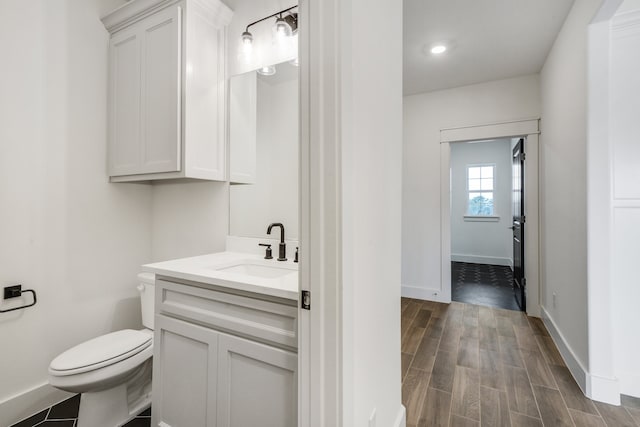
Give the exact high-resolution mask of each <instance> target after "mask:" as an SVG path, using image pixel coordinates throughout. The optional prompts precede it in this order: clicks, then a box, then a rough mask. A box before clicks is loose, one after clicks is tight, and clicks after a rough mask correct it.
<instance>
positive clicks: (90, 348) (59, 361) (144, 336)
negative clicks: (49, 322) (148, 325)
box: [49, 329, 153, 376]
mask: <svg viewBox="0 0 640 427" xmlns="http://www.w3.org/2000/svg"><path fill="white" fill-rule="evenodd" d="M149 332H150V331H135V330H131V329H124V330H121V331H116V332H112V333H109V334H106V335H102V336H99V337H97V338H94V339H92V340H89V341H86V342H84V343H82V344H79V345H77V346H75V347H73V348H70V349H69V350H67V351H65V352H64V353H62V354H61V355H59V356H58V357H56V358H55V359H54V360H53V361H52V362H51V365H50V366H49V373H50V374H51V375H54V376H67V375H76V374H81V373H84V372H89V371H94V370H97V369H101V368H104V367H107V366H110V365H113V364H115V363H118V362H120V361H122V360H125V359H128V358H130V357H133V356H135V355H137V354H139V353H140V352H142V351H143V350H145V349H146V348H149V347H150V346H151V345H152V343H153V336H152V335H151V334H150V333H149Z"/></svg>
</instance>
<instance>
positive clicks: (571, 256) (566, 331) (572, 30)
mask: <svg viewBox="0 0 640 427" xmlns="http://www.w3.org/2000/svg"><path fill="white" fill-rule="evenodd" d="M600 4H601V1H600V0H584V1H577V2H575V3H574V5H573V7H572V9H571V11H570V13H569V15H568V17H567V19H566V21H565V23H564V26H563V27H562V30H561V31H560V33H559V34H558V37H557V39H556V41H555V43H554V45H553V48H552V49H551V51H550V53H549V56H548V57H547V60H546V62H545V64H544V67H543V69H542V72H541V78H540V86H541V94H542V122H541V130H542V134H541V137H540V163H541V167H540V170H541V177H540V191H541V197H540V201H541V203H540V205H541V206H540V212H541V225H542V228H541V230H542V233H541V248H540V253H541V265H542V269H541V270H542V274H541V282H542V292H541V305H542V307H543V310H545V311H546V315H547V316H549V317H550V319H551V321H552V323H554V324H555V326H556V328H557V329H558V331H559V333H560V334H561V335H562V336H563V337H564V340H565V342H566V345H567V346H568V348H569V351H570V352H571V353H572V354H573V357H574V358H575V360H576V362H577V363H578V364H579V365H582V366H581V368H580V369H582V370H587V369H588V366H589V354H588V342H587V229H586V208H587V204H586V203H587V202H586V178H587V176H586V129H587V114H586V113H587V112H586V100H587V99H586V98H587V71H586V64H587V57H586V49H587V31H586V28H587V24H588V23H589V22H590V20H591V19H592V18H593V16H594V14H595V12H596V10H597V9H598V7H599V6H600ZM554 295H555V301H556V302H555V305H554V303H553V301H554ZM569 364H572V363H571V362H569ZM574 369H576V368H574ZM574 375H576V372H575V371H574ZM580 376H582V377H583V378H584V373H582V375H576V377H578V378H579V377H580ZM579 382H581V381H580V380H579Z"/></svg>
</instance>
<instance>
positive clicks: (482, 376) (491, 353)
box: [402, 298, 640, 427]
mask: <svg viewBox="0 0 640 427" xmlns="http://www.w3.org/2000/svg"><path fill="white" fill-rule="evenodd" d="M402 379H403V381H402V402H403V404H404V405H405V407H406V408H407V427H417V426H429V427H431V426H465V427H466V426H480V425H482V426H491V427H497V426H513V427H521V426H522V427H529V426H547V427H555V426H575V427H590V426H599V427H640V399H635V398H631V397H623V402H622V403H623V406H612V405H607V404H603V403H599V402H594V401H591V400H589V399H587V398H586V397H585V396H584V395H583V394H582V392H581V391H580V389H579V388H578V385H577V384H576V383H575V381H574V379H573V377H572V376H571V373H570V372H569V370H568V369H567V367H566V366H565V364H564V362H563V360H562V358H561V357H560V353H559V352H558V350H557V349H556V347H555V345H554V343H553V341H552V339H551V337H550V336H549V334H548V332H547V330H546V328H545V327H544V325H543V324H542V321H541V320H540V319H537V318H532V317H527V316H526V315H525V314H524V313H522V312H519V311H510V310H502V309H495V308H489V307H483V306H477V305H471V304H461V303H457V302H453V303H451V304H450V305H448V304H441V303H436V302H430V301H421V300H415V299H408V298H402Z"/></svg>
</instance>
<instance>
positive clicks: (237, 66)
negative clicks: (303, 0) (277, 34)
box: [227, 0, 298, 76]
mask: <svg viewBox="0 0 640 427" xmlns="http://www.w3.org/2000/svg"><path fill="white" fill-rule="evenodd" d="M232 3H233V4H229V6H230V7H231V8H232V9H233V18H232V19H231V23H230V24H229V26H228V27H227V55H228V58H229V62H228V64H227V70H228V75H229V76H234V75H236V74H242V73H246V72H247V71H251V70H255V69H257V68H260V67H262V66H265V65H272V64H279V63H281V62H284V61H289V60H291V59H294V58H295V57H297V55H298V37H297V36H294V37H291V38H287V40H286V41H284V42H282V43H274V40H273V33H272V27H273V24H274V23H275V18H271V19H267V20H265V21H263V22H260V23H258V24H256V25H254V26H253V27H251V28H250V29H249V31H250V32H251V34H253V50H252V52H251V55H249V56H246V55H244V54H243V51H242V40H241V38H240V37H241V35H242V33H243V32H244V30H245V28H246V27H247V25H249V24H250V23H252V22H254V21H257V20H258V19H262V18H264V17H266V16H269V15H271V14H273V13H276V12H279V11H281V10H283V9H287V8H289V7H291V6H293V5H294V4H296V2H292V1H289V0H235V1H233V2H232ZM294 12H295V10H294Z"/></svg>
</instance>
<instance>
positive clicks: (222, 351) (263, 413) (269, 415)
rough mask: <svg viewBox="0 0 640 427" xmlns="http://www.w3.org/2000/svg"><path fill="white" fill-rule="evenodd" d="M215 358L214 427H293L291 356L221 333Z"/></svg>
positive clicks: (294, 385)
mask: <svg viewBox="0 0 640 427" xmlns="http://www.w3.org/2000/svg"><path fill="white" fill-rule="evenodd" d="M218 355H219V356H218V427H245V426H261V427H295V426H296V424H297V383H298V379H297V356H296V354H295V353H292V352H289V351H285V350H281V349H277V348H274V347H271V346H268V345H264V344H259V343H256V342H253V341H249V340H245V339H242V338H238V337H234V336H231V335H226V334H222V333H221V334H220V336H219V338H218Z"/></svg>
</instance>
